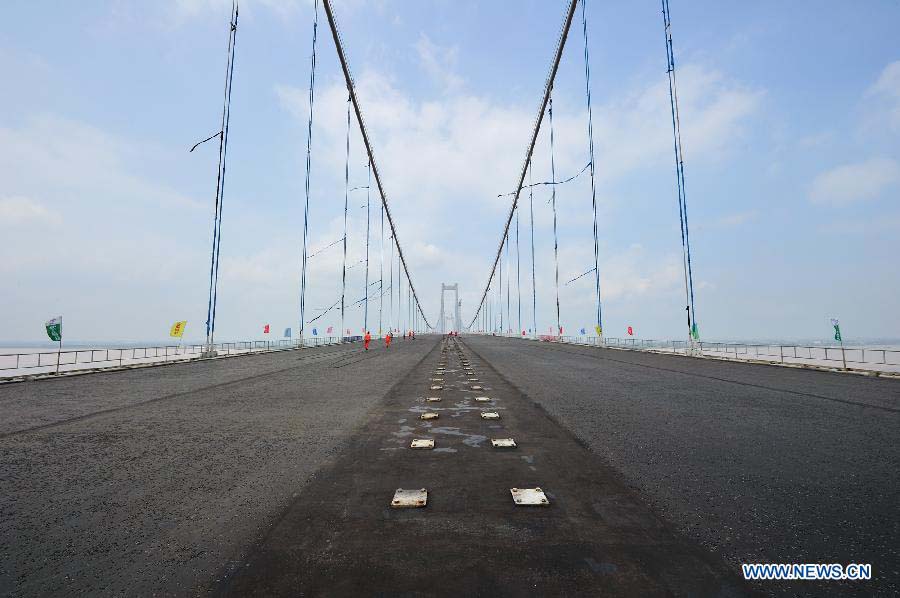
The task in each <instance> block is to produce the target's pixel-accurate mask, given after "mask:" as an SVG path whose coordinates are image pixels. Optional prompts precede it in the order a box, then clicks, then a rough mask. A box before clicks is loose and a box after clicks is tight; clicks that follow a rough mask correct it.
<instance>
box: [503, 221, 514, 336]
mask: <svg viewBox="0 0 900 598" xmlns="http://www.w3.org/2000/svg"><path fill="white" fill-rule="evenodd" d="M509 287H510V280H509V237H507V238H506V328H504V330H511V329H512V311H511V310H510V307H509Z"/></svg>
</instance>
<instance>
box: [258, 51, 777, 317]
mask: <svg viewBox="0 0 900 598" xmlns="http://www.w3.org/2000/svg"><path fill="white" fill-rule="evenodd" d="M417 45H418V47H419V50H420V58H423V68H426V66H427V68H432V69H434V73H433V74H434V76H435V77H436V78H438V79H440V77H441V76H443V74H444V73H445V72H448V70H447V69H446V68H444V67H442V66H441V65H446V64H448V63H451V64H452V54H453V51H452V50H446V49H443V50H441V49H439V48H437V47H436V46H434V44H432V43H431V42H430V40H428V39H427V38H425V37H422V38H420V40H419V43H418V44H417ZM448 54H449V55H450V56H449V57H448ZM681 75H682V76H681V80H680V83H681V86H682V87H683V89H684V91H683V92H682V95H683V98H682V106H683V112H682V120H683V126H684V128H685V132H684V136H685V145H686V147H687V148H688V151H689V152H690V159H691V160H693V162H692V163H693V164H698V163H701V162H703V161H707V162H708V161H718V160H722V159H723V156H727V154H728V148H729V147H730V146H731V144H732V143H733V141H734V140H735V139H739V138H740V137H741V136H742V135H743V133H744V131H745V130H746V129H748V128H749V127H748V122H749V121H750V119H751V118H752V117H753V116H754V114H755V113H756V111H757V110H758V107H759V104H760V102H761V100H762V98H763V97H764V93H763V92H762V91H760V90H754V89H749V88H746V87H745V86H742V85H740V84H738V83H736V82H734V81H732V80H729V79H728V78H727V77H725V76H724V75H723V74H721V73H719V72H717V71H713V70H709V69H706V68H704V67H702V66H700V65H686V66H685V67H684V68H683V69H682V71H681ZM356 83H357V88H358V95H359V98H360V103H361V106H362V110H363V112H364V114H365V117H366V123H367V127H368V128H369V133H370V137H371V139H372V142H373V144H374V149H375V152H376V159H377V160H378V165H379V168H380V170H381V175H382V180H383V182H384V184H385V188H386V191H387V193H388V196H389V201H390V203H391V208H392V212H393V214H394V217H395V220H396V222H397V226H398V232H399V236H400V239H401V242H402V243H403V247H404V250H405V253H406V255H407V259H408V261H409V264H410V269H411V272H412V274H413V276H414V283H415V284H416V287H417V289H418V290H419V292H420V293H421V294H422V296H423V301H424V305H425V306H426V309H427V308H428V306H433V305H435V304H436V303H437V299H438V296H437V295H438V291H437V289H439V288H440V287H439V284H440V282H455V281H458V282H460V284H461V287H460V299H461V300H462V301H463V305H464V312H466V313H465V314H464V315H465V317H467V318H470V317H471V316H472V313H473V310H474V308H475V306H476V305H477V302H478V301H479V299H480V297H481V290H482V288H483V287H482V285H483V284H484V283H485V280H484V278H483V277H484V276H486V275H487V273H488V268H489V265H490V261H489V260H490V259H491V258H492V257H493V255H494V251H495V248H496V244H497V243H498V242H499V232H500V227H501V226H502V222H503V218H504V216H505V215H506V213H507V210H508V209H509V202H510V198H509V197H503V198H498V197H497V194H498V193H503V192H507V191H509V190H510V187H512V186H514V185H515V181H516V176H517V175H518V173H519V171H520V169H521V164H522V152H523V151H524V144H525V143H526V142H527V138H528V135H529V133H530V131H531V127H532V124H533V120H534V106H533V104H534V101H533V100H534V98H528V99H527V100H531V101H527V100H525V101H522V102H521V103H520V102H519V100H513V101H511V102H500V101H497V100H496V99H494V98H492V97H490V96H486V95H479V94H475V93H472V92H471V91H468V90H467V89H466V88H465V86H464V85H463V84H460V85H456V84H455V83H453V82H452V81H451V82H450V83H449V85H450V87H452V90H451V91H448V92H446V93H443V94H441V95H440V96H439V99H434V100H418V99H417V98H416V97H415V96H413V95H412V94H409V93H407V92H406V91H405V90H404V89H402V88H401V87H399V86H398V85H397V84H396V83H395V81H394V80H393V79H391V78H390V77H388V76H385V75H384V74H382V73H380V72H378V71H375V70H372V69H369V70H364V71H363V72H362V73H361V74H360V76H358V77H357V81H356ZM445 83H447V82H446V81H445ZM274 91H275V94H276V96H277V98H278V100H279V103H280V105H281V106H282V108H283V109H284V110H285V111H286V112H287V113H288V114H289V115H290V116H291V117H292V118H293V119H294V120H295V123H296V125H297V126H298V127H302V128H305V126H306V119H307V118H308V99H307V97H308V91H307V90H305V89H302V88H296V87H291V86H287V85H279V86H276V87H275V89H274ZM346 97H347V96H346V90H345V88H344V84H343V81H342V80H341V79H339V78H333V79H332V80H331V81H330V82H327V83H326V84H325V85H323V86H321V87H319V88H318V89H317V90H316V121H315V123H314V133H313V136H314V140H315V142H314V143H315V151H316V153H317V156H316V158H315V164H316V167H315V169H314V173H313V174H314V177H315V178H316V180H317V181H318V182H317V188H323V187H327V186H328V185H332V187H329V188H333V189H337V188H342V186H343V164H344V159H345V155H344V154H345V145H344V144H345V143H346V138H345V135H346V117H347V116H346V115H347V113H346V109H347V107H346ZM555 103H556V105H557V109H556V110H555V111H554V112H555V113H554V126H555V129H556V146H555V149H556V167H557V174H558V176H559V177H560V178H563V177H565V176H571V175H572V174H575V173H577V172H578V171H579V170H581V168H583V167H584V165H585V163H586V162H587V159H588V158H587V151H586V150H587V144H586V139H585V126H586V122H587V114H586V112H585V108H584V106H583V99H581V98H579V97H575V96H572V97H569V96H568V95H567V92H566V90H565V89H563V88H560V89H559V90H558V92H557V97H556V98H555ZM667 109H668V88H667V85H666V83H665V79H664V78H662V80H659V79H654V80H652V81H644V82H643V83H642V84H638V85H636V86H635V87H633V88H632V89H630V90H626V91H625V92H624V93H622V94H621V95H618V96H615V97H612V98H607V99H606V101H597V102H596V103H595V113H594V118H595V120H594V130H595V139H596V145H597V161H598V175H599V183H600V193H599V195H598V197H599V200H600V204H601V205H600V206H599V208H600V210H601V212H602V211H603V210H608V209H610V208H609V204H611V203H615V202H620V201H622V200H619V199H615V198H617V197H618V196H619V195H620V193H616V189H619V188H620V187H618V186H619V185H621V184H622V181H623V179H624V178H625V177H627V176H633V175H635V174H636V173H644V172H654V171H655V172H659V173H665V175H668V174H669V170H668V168H669V167H670V163H671V160H672V156H671V152H672V149H671V143H672V141H671V121H670V120H669V116H668V114H667V112H666V111H667ZM545 135H546V128H545V129H544V130H543V132H542V135H541V138H540V139H539V141H538V143H539V148H540V149H539V151H538V153H537V154H536V156H535V165H534V173H535V181H538V180H543V179H542V177H545V176H546V175H547V174H548V173H549V155H548V152H547V141H548V140H547V139H546V138H545ZM304 139H305V136H304ZM351 148H352V149H351V152H352V153H354V155H361V152H362V149H361V147H360V142H359V139H358V137H357V133H356V131H355V123H354V131H353V138H352V139H351ZM357 151H358V152H360V154H356V153H355V152H357ZM352 164H353V162H351V170H352ZM329 169H330V172H327V171H329ZM352 178H353V173H352V172H351V179H352ZM326 179H327V180H326ZM576 185H578V186H576ZM604 189H605V191H604ZM589 192H590V181H589V179H588V177H587V176H582V177H580V178H579V179H578V180H576V181H575V182H573V183H571V184H570V185H568V186H566V189H565V190H564V191H562V190H561V193H560V195H561V198H560V214H559V222H560V235H561V236H560V238H561V245H560V249H561V253H560V266H561V271H560V280H561V282H562V281H565V280H568V279H570V278H572V277H574V276H577V275H578V274H580V273H582V272H584V271H585V270H586V269H588V268H589V267H590V265H591V264H593V252H592V249H593V245H592V243H591V242H590V241H589V240H588V241H585V240H584V239H580V238H577V235H578V234H579V233H580V232H588V233H589V232H590V231H589V228H590V227H587V228H586V227H585V226H584V213H583V212H581V211H579V210H581V209H582V208H583V207H584V206H583V204H581V203H576V200H577V199H578V198H581V197H584V194H585V193H589ZM548 193H549V191H548V188H539V189H538V190H536V191H535V211H536V212H540V214H538V215H537V216H536V217H537V219H538V222H537V224H536V227H537V228H538V236H539V237H542V238H543V239H548V238H552V237H550V228H549V227H550V224H549V223H550V219H549V214H548V211H549V207H548V206H547V204H546V199H547V197H548ZM752 217H753V214H752V213H749V212H748V213H743V214H735V215H731V216H730V217H726V220H727V221H723V222H721V223H717V225H720V226H738V225H739V224H741V223H742V222H745V221H747V220H749V219H751V218H752ZM600 220H601V222H604V219H603V218H602V214H601V218H600ZM470 222H471V223H478V224H472V226H469V224H467V223H470ZM522 226H527V218H526V219H524V220H523V221H522ZM576 229H577V230H576ZM526 230H527V229H526ZM338 231H339V229H338ZM338 231H335V232H336V234H334V235H333V238H339V237H340V232H338ZM522 235H527V232H526V231H523V232H522ZM357 238H358V237H357ZM673 239H676V237H674V236H673ZM330 240H332V238H328V239H325V238H322V239H321V241H322V242H321V243H313V244H312V246H314V247H318V246H320V245H324V244H327V242H328V241H330ZM673 242H674V241H673ZM526 243H527V241H526ZM541 244H542V241H541V239H538V245H541ZM582 245H583V246H584V247H585V248H587V249H585V250H584V251H581V250H579V251H576V252H575V253H572V252H570V251H569V249H568V247H573V246H579V247H580V246H582ZM388 247H389V245H388ZM538 249H539V251H538V253H539V255H542V256H544V257H539V258H538V262H539V263H538V273H537V274H538V286H539V289H538V295H539V300H538V305H539V311H543V310H548V309H549V306H551V305H554V304H555V299H554V296H553V295H554V288H553V280H554V273H553V268H552V258H547V257H546V256H548V255H550V256H552V245H551V246H549V247H539V248H538ZM524 251H525V250H524V249H523V252H524ZM602 253H603V255H604V258H603V259H604V260H608V263H604V264H601V271H602V281H601V283H602V285H603V296H604V301H607V300H608V301H611V302H616V301H625V302H627V301H630V300H632V299H633V298H636V297H637V298H644V299H646V298H649V297H652V296H657V295H659V294H663V295H671V294H672V293H673V292H674V291H673V288H674V287H673V285H677V282H678V281H679V280H680V274H679V272H680V270H679V268H680V266H679V264H680V262H679V260H678V259H677V257H671V256H668V255H667V254H664V255H659V254H656V255H652V254H653V253H656V252H650V251H648V250H643V249H641V250H638V249H635V248H625V249H623V248H619V247H611V248H609V250H608V251H604V252H602ZM317 259H318V258H317ZM526 261H527V260H525V261H523V266H522V267H523V268H525V267H526ZM527 267H528V272H527V274H528V275H527V276H526V272H525V271H524V270H523V274H522V276H523V281H528V282H529V284H530V265H528V266H527ZM511 275H512V274H511V272H509V271H507V272H506V273H505V275H504V276H511ZM592 281H593V278H592V276H586V277H584V278H583V279H582V280H580V281H578V282H576V283H573V284H572V285H570V286H568V287H565V288H564V289H562V290H561V293H562V295H563V297H564V300H565V303H566V305H567V306H568V307H567V308H566V310H567V311H568V314H569V316H570V317H572V318H575V319H578V318H576V314H577V313H579V312H580V311H584V312H585V313H587V314H590V313H591V311H592V309H593V308H592V307H591V302H592V299H591V297H592V296H593V295H592V293H590V292H586V291H585V289H586V288H589V287H591V286H592V284H593V282H592ZM584 285H587V286H586V287H585V286H584ZM323 300H324V299H323ZM325 302H326V303H328V302H327V301H325ZM332 302H333V301H332ZM554 317H555V316H554ZM529 319H530V316H529ZM540 319H542V318H540ZM589 319H590V318H589V317H588V320H589Z"/></svg>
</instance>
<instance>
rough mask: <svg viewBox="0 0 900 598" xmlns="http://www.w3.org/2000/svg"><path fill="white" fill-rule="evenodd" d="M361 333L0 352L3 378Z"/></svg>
mask: <svg viewBox="0 0 900 598" xmlns="http://www.w3.org/2000/svg"><path fill="white" fill-rule="evenodd" d="M361 339H362V337H360V336H345V337H343V339H341V337H337V336H329V337H312V338H306V339H304V342H303V343H302V345H301V342H300V340H299V339H297V340H291V339H282V340H276V341H257V340H252V341H233V342H227V343H216V344H215V345H214V346H212V347H209V346H208V345H206V344H178V345H154V346H146V347H110V348H76V349H64V350H62V351H52V350H44V351H28V352H20V353H0V378H10V377H17V376H22V375H26V374H28V375H32V374H41V373H50V372H55V371H57V364H58V369H59V371H60V372H63V371H72V370H80V369H95V368H111V367H124V366H127V365H136V364H143V363H157V362H168V361H184V360H190V359H200V358H202V357H208V356H209V351H210V349H211V350H212V351H214V352H216V353H217V354H218V355H219V356H226V357H227V356H231V355H246V354H250V353H262V352H269V351H285V350H293V349H299V348H301V347H321V346H325V345H336V344H340V343H341V342H342V340H343V342H345V343H348V342H350V343H352V342H358V341H359V340H361Z"/></svg>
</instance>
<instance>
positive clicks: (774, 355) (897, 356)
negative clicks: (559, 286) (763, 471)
mask: <svg viewBox="0 0 900 598" xmlns="http://www.w3.org/2000/svg"><path fill="white" fill-rule="evenodd" d="M498 336H508V337H512V338H523V339H527V340H538V341H544V342H559V343H567V344H575V345H587V346H592V347H613V348H617V349H631V350H635V351H660V352H666V353H676V354H683V355H705V356H708V357H721V358H725V359H737V360H747V359H755V360H759V361H769V362H772V363H806V364H810V365H816V362H819V365H829V366H830V367H831V364H834V365H833V367H842V368H843V369H852V367H851V366H855V367H857V369H868V370H873V371H885V372H900V349H882V348H875V347H834V346H825V345H784V344H774V343H727V342H705V341H701V342H696V343H691V342H689V341H673V340H656V339H640V338H611V337H603V338H599V337H596V336H553V335H531V336H517V335H515V334H511V335H505V334H499V335H498Z"/></svg>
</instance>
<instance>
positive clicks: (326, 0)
mask: <svg viewBox="0 0 900 598" xmlns="http://www.w3.org/2000/svg"><path fill="white" fill-rule="evenodd" d="M322 4H323V6H324V8H325V15H326V16H327V17H328V25H329V27H330V28H331V36H332V39H333V40H334V47H335V50H336V51H337V55H338V61H339V62H340V63H341V71H342V72H343V74H344V82H345V83H346V85H347V91H348V92H349V94H350V100H351V102H352V104H353V109H354V111H355V113H356V121H357V123H358V125H359V133H360V136H361V137H362V142H363V146H365V148H366V153H367V154H368V157H369V161H370V162H371V164H372V175H373V176H374V178H375V185H376V186H377V187H378V194H379V195H380V196H381V204H382V207H383V208H384V213H385V215H386V216H387V220H388V224H389V225H390V227H391V234H392V235H393V237H394V242H395V243H396V245H397V254H398V256H399V259H400V263H401V265H402V266H403V269H404V271H405V272H406V277H407V280H408V281H409V286H410V290H411V292H412V295H413V298H414V299H415V301H416V309H418V310H419V313H420V314H421V315H422V319H423V320H425V323H426V324H428V318H427V316H425V312H424V311H422V305H421V304H420V303H419V296H418V295H417V293H416V288H415V286H413V284H412V277H411V276H410V274H409V268H408V267H407V265H406V258H405V256H404V255H403V248H402V247H401V246H400V241H399V239H398V238H397V228H396V226H395V225H394V219H393V217H392V216H391V210H390V206H389V205H388V200H387V193H385V191H384V185H383V184H382V182H381V174H380V173H379V171H378V161H377V160H375V154H374V151H373V150H372V143H371V141H370V139H369V132H368V130H367V129H366V122H365V119H364V118H363V115H362V109H361V108H360V106H359V100H358V98H357V96H356V87H355V85H354V83H353V76H352V75H351V74H350V66H349V64H348V62H347V56H346V55H345V53H344V46H343V43H342V42H341V35H340V32H339V31H338V26H337V21H336V19H335V17H334V11H333V10H332V7H331V1H330V0H322Z"/></svg>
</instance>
